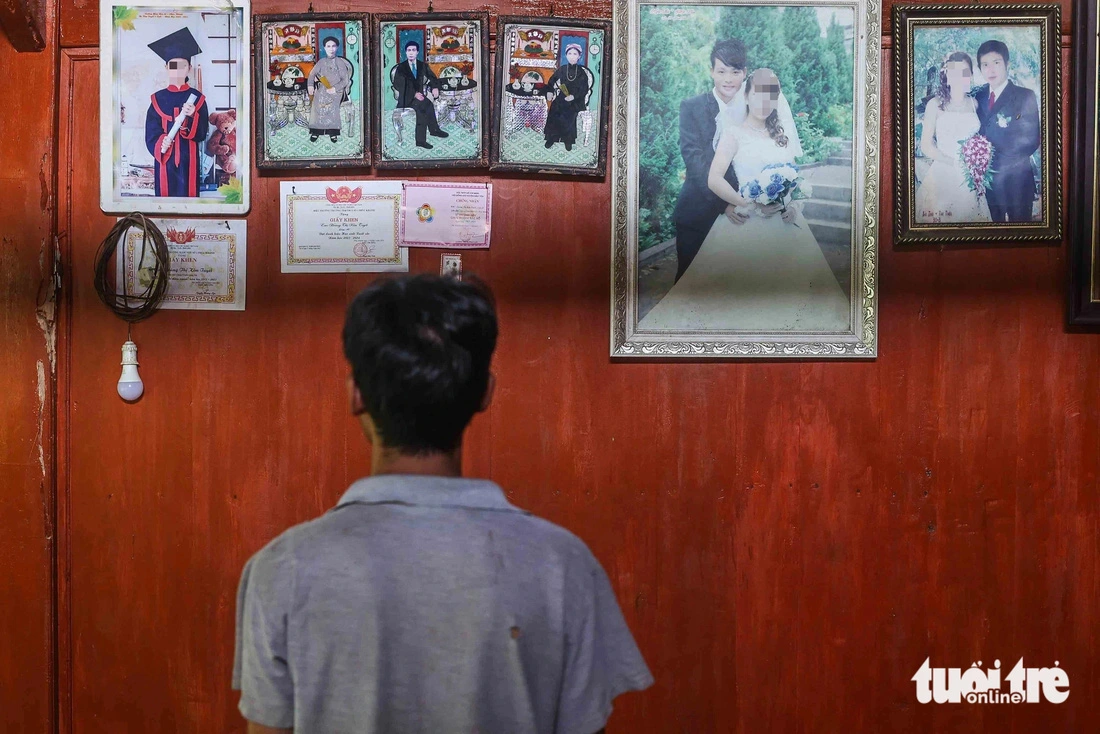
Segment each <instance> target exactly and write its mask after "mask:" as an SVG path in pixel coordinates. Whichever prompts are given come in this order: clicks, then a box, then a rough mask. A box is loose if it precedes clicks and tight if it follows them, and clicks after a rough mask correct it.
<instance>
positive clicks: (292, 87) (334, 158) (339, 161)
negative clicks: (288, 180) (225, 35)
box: [252, 13, 370, 170]
mask: <svg viewBox="0 0 1100 734" xmlns="http://www.w3.org/2000/svg"><path fill="white" fill-rule="evenodd" d="M252 35H253V48H254V49H255V54H256V72H255V73H256V95H255V97H256V99H255V103H256V167H257V168H259V169H261V170H263V169H276V170H277V169H305V168H347V167H352V168H363V167H366V166H369V165H370V137H369V136H368V135H367V129H366V127H367V126H366V122H367V113H366V111H367V109H368V106H369V103H370V98H369V96H368V94H369V86H368V84H367V67H368V63H369V62H368V59H369V58H370V57H369V56H368V55H367V54H368V53H369V43H368V39H369V38H370V24H369V23H368V20H367V14H366V13H305V14H297V15H257V16H255V17H253V19H252Z"/></svg>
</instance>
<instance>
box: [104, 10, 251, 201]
mask: <svg viewBox="0 0 1100 734" xmlns="http://www.w3.org/2000/svg"><path fill="white" fill-rule="evenodd" d="M248 12H249V7H248V2H247V0H234V2H233V3H223V2H220V0H195V1H194V2H187V3H180V2H179V0H175V1H174V2H169V1H167V0H142V2H141V3H140V4H138V5H123V4H121V3H120V2H117V1H116V0H101V4H100V26H99V32H100V49H101V51H100V53H101V60H100V66H99V68H100V82H99V86H100V95H99V97H100V110H99V112H100V116H99V124H100V207H101V208H102V209H103V211H104V212H108V213H125V212H130V211H134V210H140V211H143V212H147V213H157V214H169V213H176V214H246V213H247V212H248V208H249V180H248V179H249V176H248V172H249V169H250V166H251V161H250V159H249V151H250V147H251V146H249V144H248V143H249V139H250V136H251V126H250V115H249V109H248V105H247V103H246V102H247V100H248V84H249V77H248V74H247V73H246V67H247V66H248V62H249V53H248V26H247V23H248V17H249V15H248Z"/></svg>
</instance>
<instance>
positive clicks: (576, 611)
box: [555, 548, 653, 734]
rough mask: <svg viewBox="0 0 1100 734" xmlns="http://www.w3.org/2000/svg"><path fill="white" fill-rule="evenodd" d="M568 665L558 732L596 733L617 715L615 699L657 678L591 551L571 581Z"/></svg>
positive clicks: (568, 590) (567, 619)
mask: <svg viewBox="0 0 1100 734" xmlns="http://www.w3.org/2000/svg"><path fill="white" fill-rule="evenodd" d="M564 604H565V629H566V632H565V634H566V641H565V644H566V650H565V671H564V676H563V680H562V692H561V699H560V700H559V702H558V716H557V727H556V729H555V732H556V734H594V732H597V731H599V730H600V729H602V728H603V727H604V726H605V725H606V724H607V720H608V718H609V717H610V716H611V709H612V705H611V701H612V699H614V698H615V697H616V696H618V695H619V694H621V693H625V692H626V691H640V690H643V689H645V688H648V687H649V686H651V685H652V684H653V676H652V674H651V673H650V672H649V668H648V667H646V664H645V660H643V659H642V654H641V652H639V651H638V646H637V645H636V644H635V643H634V638H633V636H631V634H630V629H629V628H628V627H627V626H626V620H625V619H623V614H622V611H621V610H620V609H619V603H618V600H616V599H615V592H614V591H612V589H611V583H610V581H608V578H607V574H606V573H605V572H604V570H603V567H602V566H600V564H599V562H598V561H597V560H596V559H595V558H594V557H593V556H592V554H591V553H590V552H588V550H587V548H586V549H585V552H584V553H583V559H582V560H581V561H580V562H578V563H575V564H573V568H571V569H570V572H569V574H568V578H567V582H566V596H565V599H564Z"/></svg>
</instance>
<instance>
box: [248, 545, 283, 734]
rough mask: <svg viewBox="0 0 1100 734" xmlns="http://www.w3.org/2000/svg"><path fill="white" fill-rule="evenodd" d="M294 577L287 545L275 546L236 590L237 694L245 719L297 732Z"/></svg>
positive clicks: (251, 565) (255, 561) (252, 562)
mask: <svg viewBox="0 0 1100 734" xmlns="http://www.w3.org/2000/svg"><path fill="white" fill-rule="evenodd" d="M292 574H293V564H292V562H291V561H290V559H288V558H287V556H286V544H285V543H284V542H281V540H276V541H274V542H273V543H271V544H270V545H268V546H267V547H266V548H264V549H263V550H261V551H260V552H259V553H257V554H256V555H255V556H253V557H252V558H251V559H250V560H249V561H248V563H246V564H245V567H244V571H243V572H242V573H241V584H240V587H239V588H238V590H237V646H236V652H235V654H234V658H233V689H234V690H239V691H240V692H241V701H240V704H239V708H240V711H241V715H242V716H244V718H245V719H247V720H249V721H253V722H255V723H257V724H262V725H264V726H269V727H272V728H284V729H289V728H291V727H293V726H294V685H293V681H292V679H291V675H290V668H289V666H288V665H287V642H286V630H287V610H288V608H289V599H290V595H291V593H292V586H293V579H292Z"/></svg>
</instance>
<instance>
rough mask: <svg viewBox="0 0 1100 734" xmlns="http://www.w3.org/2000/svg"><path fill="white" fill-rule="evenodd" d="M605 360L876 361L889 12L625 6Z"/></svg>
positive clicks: (797, 6)
mask: <svg viewBox="0 0 1100 734" xmlns="http://www.w3.org/2000/svg"><path fill="white" fill-rule="evenodd" d="M616 10H617V14H616V16H615V25H614V31H613V33H614V43H613V44H612V45H613V51H614V70H613V71H610V72H609V74H608V76H609V78H613V79H615V95H614V99H613V102H612V106H611V114H612V119H613V128H612V129H613V130H614V145H613V147H612V151H611V171H610V177H611V180H612V190H611V200H612V216H611V222H612V227H611V248H612V249H611V253H612V258H611V282H612V299H611V300H612V302H611V339H610V355H611V356H612V357H624V358H626V357H631V358H635V357H640V358H650V357H661V358H674V357H675V358H680V357H682V358H686V359H700V358H711V357H732V358H755V359H873V358H874V357H876V355H877V353H878V283H877V273H878V207H879V196H878V193H879V130H880V129H881V121H880V117H879V88H880V74H879V69H880V59H881V56H880V54H881V33H880V31H879V29H880V28H881V25H880V18H879V4H878V3H877V2H856V0H850V1H849V0H765V1H764V2H760V1H759V0H720V1H718V2H715V1H714V0H699V1H697V2H692V1H690V0H688V1H684V0H681V1H680V2H668V1H667V0H664V1H658V0H627V2H624V3H620V4H616Z"/></svg>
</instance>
